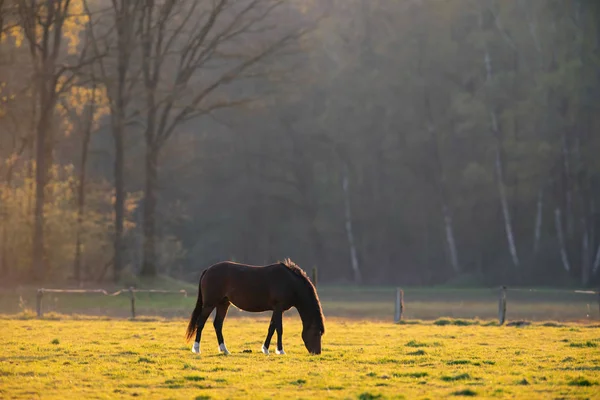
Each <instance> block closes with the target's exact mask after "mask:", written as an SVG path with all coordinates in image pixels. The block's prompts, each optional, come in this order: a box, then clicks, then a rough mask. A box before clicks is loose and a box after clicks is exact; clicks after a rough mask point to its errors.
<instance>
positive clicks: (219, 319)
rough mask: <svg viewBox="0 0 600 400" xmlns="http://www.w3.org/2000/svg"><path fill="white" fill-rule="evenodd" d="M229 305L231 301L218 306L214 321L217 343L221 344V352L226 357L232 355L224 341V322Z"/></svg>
mask: <svg viewBox="0 0 600 400" xmlns="http://www.w3.org/2000/svg"><path fill="white" fill-rule="evenodd" d="M229 304H230V303H229V300H225V301H224V302H222V303H221V304H219V305H218V306H217V312H216V313H215V320H214V321H213V326H214V327H215V332H216V333H217V341H218V342H219V351H220V352H222V353H223V354H225V355H229V354H230V353H229V350H227V347H226V346H225V339H223V321H224V320H225V316H226V315H227V310H228V309H229Z"/></svg>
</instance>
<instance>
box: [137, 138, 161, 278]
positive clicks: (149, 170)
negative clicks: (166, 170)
mask: <svg viewBox="0 0 600 400" xmlns="http://www.w3.org/2000/svg"><path fill="white" fill-rule="evenodd" d="M157 186H158V149H157V148H156V146H153V145H152V144H150V143H148V144H147V146H146V190H145V194H144V254H143V261H142V270H141V271H140V274H141V275H142V276H146V277H155V276H156V273H157V269H156V192H157V189H158V188H157Z"/></svg>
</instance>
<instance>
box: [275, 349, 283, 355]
mask: <svg viewBox="0 0 600 400" xmlns="http://www.w3.org/2000/svg"><path fill="white" fill-rule="evenodd" d="M275 353H277V354H285V351H283V347H282V348H281V350H279V349H277V350H275Z"/></svg>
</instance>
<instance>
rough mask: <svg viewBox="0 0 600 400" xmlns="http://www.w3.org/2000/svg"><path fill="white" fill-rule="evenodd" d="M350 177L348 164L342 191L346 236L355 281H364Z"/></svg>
mask: <svg viewBox="0 0 600 400" xmlns="http://www.w3.org/2000/svg"><path fill="white" fill-rule="evenodd" d="M349 186H350V182H349V178H348V166H347V165H344V170H343V176H342V191H343V193H344V211H345V212H344V215H345V219H346V221H345V226H346V236H347V238H348V247H349V248H350V262H351V265H352V272H353V273H354V282H355V283H362V274H361V272H360V267H359V264H358V256H357V252H356V244H355V243H354V231H353V230H352V210H351V208H350V193H349Z"/></svg>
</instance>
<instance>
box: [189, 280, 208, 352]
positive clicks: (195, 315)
mask: <svg viewBox="0 0 600 400" xmlns="http://www.w3.org/2000/svg"><path fill="white" fill-rule="evenodd" d="M205 273H206V270H204V271H203V272H202V274H201V275H200V283H198V300H196V307H195V308H194V311H192V317H191V318H190V323H189V324H188V327H187V332H186V335H185V338H186V340H187V341H188V342H189V341H190V339H191V338H192V336H194V333H196V329H198V319H200V314H202V278H203V277H204V274H205Z"/></svg>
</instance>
